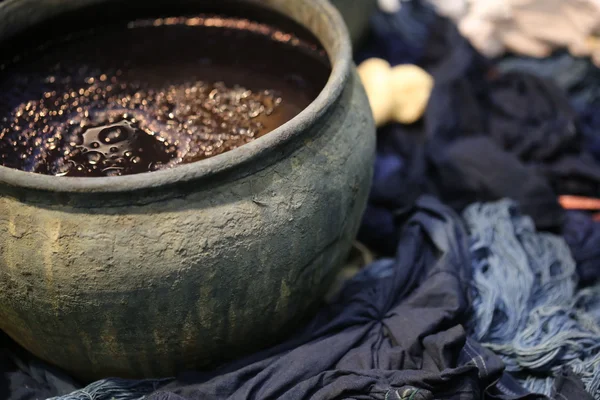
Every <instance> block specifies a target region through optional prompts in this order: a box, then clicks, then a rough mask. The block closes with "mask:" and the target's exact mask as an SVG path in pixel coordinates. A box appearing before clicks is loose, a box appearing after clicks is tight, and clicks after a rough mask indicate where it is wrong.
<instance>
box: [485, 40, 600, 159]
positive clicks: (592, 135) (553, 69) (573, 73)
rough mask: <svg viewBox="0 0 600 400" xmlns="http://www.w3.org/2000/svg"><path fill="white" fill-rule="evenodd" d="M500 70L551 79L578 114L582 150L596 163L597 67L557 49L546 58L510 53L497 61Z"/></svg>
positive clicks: (599, 124) (599, 122)
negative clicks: (582, 142) (581, 135)
mask: <svg viewBox="0 0 600 400" xmlns="http://www.w3.org/2000/svg"><path fill="white" fill-rule="evenodd" d="M496 68H497V69H498V70H499V71H500V72H511V71H512V72H527V73H530V74H536V75H537V76H540V77H543V78H545V79H549V80H552V81H553V82H554V83H555V84H556V86H558V87H559V88H560V89H561V90H562V91H563V92H564V93H566V95H567V96H568V98H569V101H570V103H571V104H572V106H573V108H574V109H575V110H576V112H577V114H578V121H577V124H578V128H579V130H580V131H581V133H582V134H583V138H584V147H585V149H586V150H587V151H588V152H589V153H590V154H592V155H593V156H594V158H595V159H596V161H597V162H600V113H599V112H598V109H600V68H598V67H596V66H595V65H594V64H592V63H591V61H590V60H589V59H586V58H578V57H573V56H571V55H570V54H568V53H565V52H559V53H557V54H554V55H552V56H551V57H547V58H542V59H539V58H531V57H518V56H510V57H505V58H503V59H501V60H499V61H498V62H497V63H496Z"/></svg>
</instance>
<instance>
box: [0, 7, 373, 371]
mask: <svg viewBox="0 0 600 400" xmlns="http://www.w3.org/2000/svg"><path fill="white" fill-rule="evenodd" d="M216 3H218V4H219V6H223V7H225V6H226V5H230V6H231V5H232V6H233V7H232V8H231V9H232V10H233V9H235V10H238V11H237V12H245V11H243V10H254V11H260V12H256V16H260V15H262V14H263V12H262V11H261V10H264V15H267V14H268V15H283V16H285V17H287V18H289V19H290V20H293V21H295V22H296V23H298V24H300V25H302V26H303V27H305V28H306V29H307V30H308V31H310V32H312V34H313V35H314V36H315V37H316V38H317V39H318V40H319V41H320V42H321V44H322V45H323V48H324V49H325V51H326V52H327V55H328V57H329V59H330V62H331V66H332V72H331V75H330V77H329V80H328V81H327V83H326V85H325V87H324V88H323V90H322V91H321V93H320V94H319V95H318V97H317V98H316V99H315V100H314V101H313V102H312V103H311V104H310V105H309V106H308V107H307V108H306V109H304V110H303V111H302V112H301V113H300V114H299V115H297V116H296V117H295V118H293V119H292V120H290V121H289V122H287V123H285V124H284V125H282V126H281V127H279V128H277V129H275V130H274V131H272V132H270V133H268V134H267V135H265V136H263V137H260V138H258V139H256V140H254V141H252V142H251V143H248V144H246V145H244V146H241V147H239V148H237V149H234V150H232V151H229V152H227V153H224V154H220V155H217V156H215V157H212V158H208V159H205V160H202V161H199V162H195V163H190V164H186V165H181V166H177V167H175V168H172V169H168V170H161V171H157V172H149V173H141V174H137V175H130V176H120V177H100V178H65V177H55V176H45V175H41V174H34V173H28V172H23V171H19V170H15V169H10V168H6V167H0V329H2V330H4V331H5V332H6V333H7V334H8V335H10V336H11V337H12V338H13V339H14V340H16V341H17V342H18V343H19V344H20V345H22V346H23V347H24V348H26V349H27V350H29V351H30V352H32V353H33V354H35V355H36V356H38V357H40V358H41V359H43V360H45V361H47V362H50V363H52V364H54V365H57V366H59V367H61V368H63V369H65V370H66V371H68V372H69V373H71V374H73V375H75V376H77V377H79V378H80V379H83V380H91V379H97V378H101V377H106V376H121V377H136V378H141V377H158V376H170V375H173V374H175V373H176V372H177V371H181V370H184V369H186V368H203V367H210V366H213V365H214V364H216V363H219V362H222V361H224V360H228V359H232V358H235V357H239V356H241V355H242V354H244V353H249V352H251V351H256V350H259V349H261V348H264V347H265V346H269V345H271V344H273V343H275V342H276V341H277V340H280V339H281V338H282V337H283V336H285V335H286V334H288V333H290V332H291V331H293V329H294V327H296V326H297V325H298V324H299V323H300V322H301V320H302V318H303V317H305V316H306V315H307V313H309V312H310V311H311V309H312V308H313V307H314V306H315V304H317V303H318V302H319V300H320V299H321V298H322V296H323V295H324V293H325V292H326V290H327V289H328V287H329V285H330V284H331V282H332V281H333V279H334V277H335V275H336V272H337V271H338V267H339V266H340V265H341V263H342V262H343V260H344V258H345V256H346V255H347V253H348V251H349V249H350V246H351V242H352V239H353V238H354V236H355V234H356V232H357V229H358V226H359V222H360V219H361V215H362V213H363V210H364V207H365V204H366V200H367V195H368V191H369V186H370V182H371V175H372V164H373V158H374V148H375V136H374V123H373V120H372V116H371V113H370V109H369V106H368V102H367V98H366V96H365V93H364V91H363V88H362V86H361V84H360V82H359V79H358V78H357V76H356V74H355V71H354V66H353V64H352V60H351V45H350V39H349V37H348V33H347V31H346V29H345V27H344V23H343V21H342V18H341V17H340V16H339V14H338V13H337V11H336V10H335V9H334V7H333V6H332V5H331V4H330V3H329V2H328V1H326V0H294V1H290V0H262V1H252V0H238V1H233V0H232V1H223V2H214V1H201V0H196V1H192V0H164V1H162V0H156V1H153V0H131V1H128V2H126V5H125V3H124V2H121V1H113V0H7V1H4V2H3V3H1V4H0V46H1V45H2V44H3V43H7V42H10V41H11V40H13V38H14V37H17V36H18V35H23V34H26V33H27V32H28V31H29V30H31V29H34V28H35V27H36V26H39V25H40V24H43V23H46V22H47V21H50V20H53V19H56V18H62V21H63V22H61V26H63V27H64V26H68V25H69V24H68V21H69V18H75V17H71V15H77V16H78V17H77V18H79V20H78V22H79V23H82V22H83V23H85V21H81V18H82V17H81V15H87V16H88V17H89V18H90V21H93V20H94V19H95V18H96V19H101V15H97V14H98V12H94V13H91V12H90V13H78V14H74V12H76V11H80V10H84V11H85V8H86V7H92V6H93V7H96V9H97V10H103V11H101V12H106V13H107V15H109V14H108V13H113V14H110V15H126V14H131V15H134V16H135V15H136V14H135V13H138V12H140V13H141V12H144V13H149V12H153V10H155V9H156V11H157V12H159V11H160V12H163V11H165V10H167V11H168V12H169V13H173V14H174V15H178V13H182V12H188V11H189V12H198V13H202V12H204V11H205V10H207V9H209V8H210V7H213V8H214V7H215V4H216ZM98 6H99V8H98ZM116 10H118V12H117V14H115V12H116ZM240 10H242V11H240ZM211 11H212V9H211ZM267 11H268V13H267ZM273 13H275V14H273ZM92 14H96V15H92ZM269 18H271V17H269ZM282 18H283V17H282ZM65 21H66V23H65ZM268 22H271V21H268ZM0 73H1V72H0Z"/></svg>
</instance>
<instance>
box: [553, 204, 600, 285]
mask: <svg viewBox="0 0 600 400" xmlns="http://www.w3.org/2000/svg"><path fill="white" fill-rule="evenodd" d="M562 234H563V237H564V238H565V241H566V242H567V244H568V245H569V247H570V249H571V254H572V255H573V258H574V259H575V262H576V263H577V275H578V277H579V283H580V285H582V286H588V285H590V284H592V283H594V282H595V281H596V280H598V275H599V274H600V222H596V221H593V220H592V218H590V216H589V215H587V214H586V213H583V212H580V211H569V212H568V213H567V215H566V218H565V222H564V225H563V229H562Z"/></svg>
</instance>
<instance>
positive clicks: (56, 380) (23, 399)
mask: <svg viewBox="0 0 600 400" xmlns="http://www.w3.org/2000/svg"><path fill="white" fill-rule="evenodd" d="M78 387H79V384H78V383H77V382H75V381H74V380H72V379H71V378H69V377H68V376H67V375H66V374H65V373H63V372H62V371H60V370H58V369H57V368H54V367H52V366H49V365H47V364H46V363H44V362H42V361H40V360H37V359H35V358H33V357H32V356H30V355H29V354H27V352H25V350H23V349H22V348H20V347H19V346H17V345H16V344H15V343H14V342H13V340H12V339H11V338H9V337H8V335H6V334H5V333H4V332H2V331H0V399H10V400H29V399H45V398H47V397H52V396H55V395H56V394H59V393H60V394H65V393H69V392H72V391H74V390H76V389H77V388H78Z"/></svg>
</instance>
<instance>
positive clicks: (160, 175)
mask: <svg viewBox="0 0 600 400" xmlns="http://www.w3.org/2000/svg"><path fill="white" fill-rule="evenodd" d="M63 1H71V2H73V3H77V4H79V5H81V4H83V3H84V1H83V0H63ZM94 1H97V0H91V1H88V2H87V3H93V2H94ZM242 1H246V2H250V3H253V4H257V6H259V7H261V6H262V7H268V8H271V9H273V10H274V11H276V12H279V13H281V11H280V10H278V9H277V4H276V3H277V1H278V0H275V1H271V2H270V3H269V2H263V3H260V2H257V1H256V0H242ZM285 1H289V0H280V2H285ZM293 1H294V2H302V3H303V4H302V7H310V8H312V9H313V10H314V11H315V12H316V13H319V14H320V15H321V16H322V17H324V18H325V19H326V20H327V22H328V28H327V29H329V30H330V31H331V33H330V34H328V35H324V34H320V33H319V32H318V31H317V30H316V28H313V27H311V26H308V25H307V24H306V23H305V22H304V21H301V20H298V19H297V18H294V17H292V19H294V20H295V21H296V22H297V23H299V24H301V25H302V26H304V27H305V28H307V29H308V30H309V31H310V32H312V34H313V35H315V37H316V38H317V39H318V40H319V41H320V42H321V44H322V45H323V46H324V47H325V50H326V53H327V55H328V57H329V60H330V63H331V66H332V68H331V74H330V75H329V79H328V80H327V83H326V84H325V86H324V87H323V89H322V90H321V92H320V93H319V95H318V96H317V98H316V99H314V100H313V101H312V102H311V103H310V104H309V105H308V106H307V107H306V108H305V109H304V110H302V111H301V112H300V113H299V114H298V115H296V116H295V117H294V118H292V119H291V120H289V121H287V122H286V123H285V124H283V125H281V126H279V127H278V128H276V129H274V130H272V131H271V132H269V133H268V134H266V135H264V136H261V137H260V138H258V139H256V140H253V141H252V142H250V143H247V144H244V145H243V146H240V147H238V148H235V149H233V150H230V151H227V152H225V153H222V154H219V155H216V156H214V157H209V158H207V159H204V160H200V161H196V162H193V163H189V164H182V165H178V166H175V167H173V168H170V169H167V170H161V171H154V172H144V173H140V174H133V175H126V176H117V177H87V178H79V177H77V178H76V177H56V176H52V175H44V174H38V173H33V172H25V171H21V170H17V169H13V168H9V167H4V166H1V165H0V185H10V186H14V187H20V188H25V189H35V190H44V191H50V192H60V193H116V192H132V191H136V190H143V189H153V188H158V187H162V186H168V185H172V184H175V183H181V182H189V181H192V180H194V181H197V180H201V179H205V178H209V177H211V176H214V175H216V174H219V173H223V172H226V171H231V170H233V169H235V168H238V167H240V166H248V165H251V163H252V162H255V161H257V160H258V159H260V158H262V157H264V156H267V155H268V154H270V153H272V152H273V151H275V150H276V149H277V148H279V147H281V146H283V145H284V144H286V143H288V142H289V141H291V140H292V139H294V138H296V137H298V136H301V135H302V134H303V133H304V132H306V130H307V129H308V128H309V127H310V126H311V125H313V124H314V123H315V122H316V121H319V120H320V118H321V117H322V116H323V115H324V114H325V113H326V112H327V111H328V110H329V108H330V107H331V106H332V105H333V103H335V101H336V100H337V99H338V98H339V96H340V95H341V92H342V90H343V88H344V85H345V82H346V81H347V79H348V75H349V73H350V68H351V65H352V48H351V44H350V37H349V34H348V31H347V29H346V25H345V23H344V21H343V19H342V17H341V15H340V14H339V12H338V11H337V9H336V8H335V7H334V6H333V5H332V4H331V3H330V2H329V1H328V0H293ZM42 2H46V3H48V4H52V5H56V4H57V2H56V0H6V1H4V2H2V3H0V16H1V15H2V14H4V13H7V12H11V9H18V8H22V7H27V6H33V7H40V3H42ZM272 3H275V4H272ZM65 11H66V10H65ZM287 17H288V18H289V17H290V16H287ZM39 18H40V19H43V18H44V17H43V16H39ZM39 22H41V21H36V22H35V23H34V24H36V23H39ZM26 29H27V28H26ZM327 36H329V37H327ZM0 40H2V39H1V38H0Z"/></svg>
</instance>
